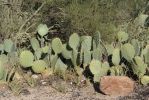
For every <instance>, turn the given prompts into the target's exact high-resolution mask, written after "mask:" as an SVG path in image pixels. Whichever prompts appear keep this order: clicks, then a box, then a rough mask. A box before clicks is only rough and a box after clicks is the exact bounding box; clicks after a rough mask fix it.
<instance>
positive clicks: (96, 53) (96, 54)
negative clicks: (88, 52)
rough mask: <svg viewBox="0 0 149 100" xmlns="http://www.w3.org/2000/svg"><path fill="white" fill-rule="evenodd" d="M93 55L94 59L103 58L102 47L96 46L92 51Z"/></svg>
mask: <svg viewBox="0 0 149 100" xmlns="http://www.w3.org/2000/svg"><path fill="white" fill-rule="evenodd" d="M92 57H93V59H96V60H101V59H102V51H101V49H100V48H96V49H94V50H93V51H92Z"/></svg>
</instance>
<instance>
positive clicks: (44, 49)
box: [41, 45, 50, 53]
mask: <svg viewBox="0 0 149 100" xmlns="http://www.w3.org/2000/svg"><path fill="white" fill-rule="evenodd" d="M41 49H42V52H43V53H48V52H49V49H50V47H49V46H48V45H46V46H44V47H42V48H41Z"/></svg>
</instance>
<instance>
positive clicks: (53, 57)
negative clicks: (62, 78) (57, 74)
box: [50, 54, 58, 68]
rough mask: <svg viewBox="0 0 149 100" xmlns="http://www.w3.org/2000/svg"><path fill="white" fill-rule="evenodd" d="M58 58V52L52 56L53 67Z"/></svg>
mask: <svg viewBox="0 0 149 100" xmlns="http://www.w3.org/2000/svg"><path fill="white" fill-rule="evenodd" d="M57 60H58V56H57V55H56V54H55V55H51V56H50V64H51V67H52V68H54V67H55V64H56V62H57Z"/></svg>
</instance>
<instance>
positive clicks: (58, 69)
mask: <svg viewBox="0 0 149 100" xmlns="http://www.w3.org/2000/svg"><path fill="white" fill-rule="evenodd" d="M66 69H67V66H66V65H65V64H64V63H63V62H62V61H61V59H60V58H59V59H58V60H57V62H56V64H55V68H54V72H55V73H59V74H61V75H63V76H64V74H65V72H66Z"/></svg>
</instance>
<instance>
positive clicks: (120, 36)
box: [117, 31, 128, 42]
mask: <svg viewBox="0 0 149 100" xmlns="http://www.w3.org/2000/svg"><path fill="white" fill-rule="evenodd" d="M117 38H118V40H119V41H120V42H124V41H127V40H128V34H127V33H126V32H123V31H119V32H118V33H117Z"/></svg>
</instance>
